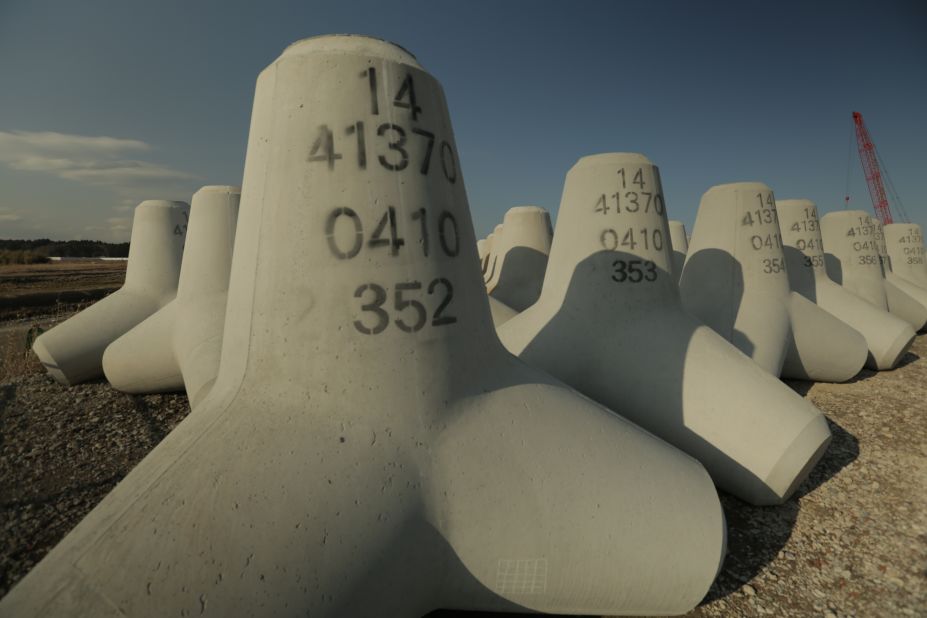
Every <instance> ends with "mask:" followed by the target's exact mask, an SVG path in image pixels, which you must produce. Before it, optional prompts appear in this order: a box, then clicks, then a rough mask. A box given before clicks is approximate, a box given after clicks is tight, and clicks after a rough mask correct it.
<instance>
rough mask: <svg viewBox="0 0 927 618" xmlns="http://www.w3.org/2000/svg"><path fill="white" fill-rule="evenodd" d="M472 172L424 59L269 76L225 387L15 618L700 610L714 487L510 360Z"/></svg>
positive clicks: (344, 48)
mask: <svg viewBox="0 0 927 618" xmlns="http://www.w3.org/2000/svg"><path fill="white" fill-rule="evenodd" d="M371 84H373V85H374V86H375V87H374V88H371ZM346 126H347V127H352V126H353V127H356V128H357V129H356V130H363V131H366V132H367V133H366V144H367V146H368V148H370V151H369V153H368V156H367V157H366V158H365V159H364V158H360V157H358V154H357V152H356V151H354V150H353V149H352V148H353V147H354V145H355V144H356V143H357V137H356V135H351V134H349V135H347V136H346V135H345V131H344V130H343V129H344V127H346ZM378 126H383V127H389V128H388V129H383V130H382V131H381V130H380V129H378V128H377V127H378ZM413 128H415V129H416V132H415V133H413V132H412V129H413ZM419 134H426V135H425V136H421V135H419ZM399 135H406V136H407V141H406V142H405V143H404V145H403V151H402V152H404V153H405V155H404V156H400V152H399V151H398V150H397V149H396V148H389V147H388V145H389V144H397V143H399V142H398V136H399ZM427 136H434V143H433V149H431V148H429V144H431V142H430V137H427ZM362 143H363V142H362ZM429 152H431V153H432V156H433V157H434V158H433V159H432V160H431V161H430V165H429V166H427V168H426V167H425V166H424V165H423V163H424V162H425V161H426V160H427V159H426V157H427V156H428V153H429ZM456 152H457V150H456V147H455V143H454V139H453V135H452V132H451V126H450V121H449V118H448V115H447V106H446V104H445V100H444V95H443V92H442V91H441V88H440V85H439V84H438V83H437V81H435V80H434V78H432V77H431V76H430V75H429V74H428V73H426V72H425V71H424V70H423V69H422V68H421V67H420V66H419V65H418V63H417V62H416V61H415V59H414V58H413V57H412V56H411V55H410V54H409V53H407V52H406V51H404V50H402V49H401V48H399V47H396V46H393V45H391V44H388V43H385V42H382V41H378V40H373V39H369V38H365V37H352V36H330V37H317V38H314V39H307V40H304V41H300V42H298V43H295V44H293V45H291V46H290V47H289V48H287V50H286V51H285V52H284V53H283V54H282V55H281V56H280V58H278V59H277V60H276V61H275V62H274V63H273V64H272V65H271V66H270V67H269V68H268V69H266V70H265V71H264V72H262V73H261V75H260V77H259V78H258V82H257V88H256V93H255V103H254V110H253V113H252V120H251V130H250V135H249V139H248V151H247V156H246V161H245V172H244V179H243V191H242V198H241V199H242V204H241V213H240V219H239V226H238V234H237V236H236V241H235V254H234V258H233V260H232V276H231V282H230V285H229V303H228V309H227V316H226V327H225V331H224V339H223V346H222V362H221V364H220V368H219V376H218V378H217V380H216V383H215V386H214V387H213V389H212V390H211V392H210V393H209V396H208V397H207V398H206V400H204V401H203V402H202V403H201V404H200V406H199V408H198V409H197V413H196V414H192V415H190V416H188V417H187V418H186V419H185V420H184V421H183V422H182V423H180V425H178V426H177V428H176V429H174V430H173V431H172V432H171V433H170V434H169V435H168V436H167V437H166V438H165V439H164V441H162V442H161V443H160V444H159V445H158V446H157V447H156V448H155V449H154V450H153V451H152V452H151V453H150V454H149V455H148V456H147V457H146V458H145V459H144V460H143V461H142V462H141V463H139V464H138V466H136V467H135V468H134V469H133V470H132V471H131V472H130V473H129V475H128V476H127V477H126V478H125V480H124V481H123V482H122V483H120V484H119V485H118V486H117V487H116V489H115V490H114V491H113V492H112V493H110V494H109V495H108V496H107V497H106V498H104V499H103V501H102V502H101V503H100V504H99V505H98V506H97V508H96V509H94V510H93V511H92V512H91V513H90V514H89V515H88V517H87V518H86V519H85V520H84V521H82V522H81V523H80V524H78V526H77V527H76V528H75V529H74V530H73V531H72V532H71V533H70V534H69V535H68V536H67V537H66V538H65V539H64V540H63V541H62V542H61V543H60V544H59V545H58V546H57V547H55V548H54V549H53V550H52V552H51V553H50V554H49V555H48V556H47V557H46V558H45V560H43V561H42V562H41V563H40V564H39V565H38V566H36V567H35V569H34V570H33V571H32V572H31V573H30V574H29V575H27V576H26V577H25V578H24V579H23V580H22V581H21V582H20V583H19V584H18V585H17V586H16V587H15V588H14V589H13V590H12V591H11V592H10V594H9V595H8V596H7V597H6V598H5V599H3V601H2V602H0V614H3V615H5V616H12V615H15V616H17V617H20V618H21V617H25V616H35V615H37V614H42V615H75V616H76V615H82V616H100V615H111V614H113V613H117V612H118V613H119V614H120V615H124V616H155V615H158V616H162V615H168V614H173V615H177V614H181V613H190V614H191V615H195V614H198V613H200V612H201V611H202V610H203V608H206V607H208V609H209V611H210V612H212V613H214V614H215V615H219V616H241V615H256V614H259V615H264V616H279V615H296V614H299V615H312V616H316V617H339V618H340V617H343V616H359V617H374V616H376V617H382V616H390V617H396V618H418V617H419V616H422V615H423V614H424V613H426V612H427V611H429V610H431V609H433V608H437V607H448V608H461V609H476V610H490V611H515V610H524V609H530V610H533V611H542V612H543V611H546V612H569V613H608V614H613V613H633V614H640V613H649V614H658V613H681V612H684V611H686V610H687V609H689V608H691V607H693V606H694V605H695V604H696V603H698V602H699V600H701V598H702V597H703V595H704V594H705V593H706V591H707V590H708V588H709V585H710V583H711V581H712V580H713V579H714V577H715V574H716V573H717V571H718V569H719V566H720V561H721V556H722V552H723V550H724V547H723V546H724V524H723V515H722V511H721V507H720V503H719V501H718V497H717V495H716V493H715V491H714V488H713V487H712V485H711V481H710V478H709V477H708V475H707V474H706V473H705V470H704V469H703V468H702V466H700V465H699V464H698V463H697V462H696V461H694V460H693V459H691V458H690V457H688V456H686V455H685V454H683V453H681V452H680V451H678V450H676V449H674V448H672V447H670V446H669V445H667V444H666V443H664V442H662V441H661V440H658V439H657V438H655V437H654V436H652V435H650V434H648V433H646V432H644V431H642V430H641V429H639V428H637V427H636V426H634V425H633V424H631V423H629V422H627V421H625V420H623V419H621V418H619V417H618V416H616V415H614V414H613V413H611V412H609V411H608V410H606V409H604V408H602V407H599V406H598V405H597V404H595V403H593V402H591V401H589V400H588V399H586V398H585V397H581V396H579V395H578V394H576V393H575V392H573V391H571V390H569V389H568V388H566V387H565V386H563V385H562V384H561V383H560V382H558V381H556V380H554V379H553V378H551V377H550V376H548V375H546V374H544V373H542V372H540V371H539V370H537V369H533V368H531V367H528V366H527V365H525V364H524V363H522V362H521V361H519V360H518V359H516V358H514V357H512V356H511V355H510V354H508V353H507V352H506V351H505V350H504V349H503V348H502V345H501V344H500V343H499V341H498V339H497V338H496V337H495V335H494V334H493V329H492V325H491V322H490V317H489V309H488V306H487V303H486V300H485V299H486V294H485V292H484V291H483V289H482V282H481V281H480V276H479V270H478V269H477V267H476V263H477V261H476V239H475V238H474V234H473V227H472V224H471V220H470V214H469V209H468V206H467V199H466V193H465V190H464V184H463V178H462V176H461V173H460V169H459V167H458V159H457V156H456ZM336 153H337V154H339V155H340V156H341V157H342V158H340V159H338V158H335V157H334V155H335V154H336ZM376 153H379V154H376ZM374 154H376V156H374ZM307 157H308V158H307ZM403 161H408V164H407V165H403V163H402V162H403ZM422 170H425V172H424V173H423V171H422ZM426 239H427V242H426ZM381 240H385V241H386V242H385V243H381V242H380V241H381ZM475 343H476V344H475Z"/></svg>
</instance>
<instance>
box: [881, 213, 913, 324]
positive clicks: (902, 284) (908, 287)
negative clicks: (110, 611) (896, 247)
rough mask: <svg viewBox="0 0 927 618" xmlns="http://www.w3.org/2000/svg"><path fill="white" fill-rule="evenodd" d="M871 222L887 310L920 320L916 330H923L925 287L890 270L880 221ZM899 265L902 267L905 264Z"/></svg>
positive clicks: (890, 261)
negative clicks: (883, 278)
mask: <svg viewBox="0 0 927 618" xmlns="http://www.w3.org/2000/svg"><path fill="white" fill-rule="evenodd" d="M872 222H873V225H875V232H876V243H877V246H878V249H879V260H880V261H881V262H882V272H883V273H884V274H885V295H886V298H887V299H888V306H889V310H890V311H891V310H892V307H895V308H896V309H895V311H896V312H898V313H899V314H900V313H905V314H906V315H907V318H906V319H908V318H909V319H908V321H909V322H911V323H917V322H918V321H921V320H922V321H923V323H922V324H921V327H920V329H918V330H924V327H925V325H927V289H925V288H923V287H921V286H919V285H915V284H914V283H911V282H910V281H908V280H907V279H905V278H904V277H901V276H899V275H898V274H897V273H895V272H894V271H893V270H892V259H891V256H890V255H889V254H888V248H887V246H886V240H885V232H884V230H883V228H882V223H881V222H880V221H878V220H877V219H873V220H872ZM890 225H891V224H890ZM896 253H897V251H896ZM902 261H904V260H902ZM900 266H901V267H902V268H903V267H904V266H906V264H901V265H900ZM910 300H914V301H915V302H916V303H917V305H916V306H915V305H913V304H912V303H911V302H910Z"/></svg>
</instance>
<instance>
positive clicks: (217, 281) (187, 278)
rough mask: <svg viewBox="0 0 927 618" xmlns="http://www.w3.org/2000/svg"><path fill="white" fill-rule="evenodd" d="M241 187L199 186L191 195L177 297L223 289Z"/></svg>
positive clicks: (229, 260)
mask: <svg viewBox="0 0 927 618" xmlns="http://www.w3.org/2000/svg"><path fill="white" fill-rule="evenodd" d="M240 198H241V189H240V188H239V187H231V186H208V187H203V188H201V189H200V190H199V191H197V192H196V193H195V194H194V195H193V200H192V203H191V208H190V227H189V228H188V234H189V239H188V240H187V245H186V249H185V250H184V256H183V264H182V265H181V267H180V285H179V286H178V288H177V296H178V298H184V297H187V296H198V295H202V294H210V293H213V292H224V291H225V290H227V289H228V285H229V270H230V269H231V267H232V247H233V246H234V244H235V224H236V222H237V220H238V201H239V199H240Z"/></svg>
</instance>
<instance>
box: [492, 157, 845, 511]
mask: <svg viewBox="0 0 927 618" xmlns="http://www.w3.org/2000/svg"><path fill="white" fill-rule="evenodd" d="M616 195H617V198H616V197H615V196H616ZM602 196H604V199H602ZM670 264H671V257H670V245H669V242H668V231H667V225H666V216H665V213H664V201H663V192H662V188H661V184H660V176H659V172H658V171H657V168H656V167H655V166H654V165H652V164H651V163H650V161H648V160H647V158H646V157H644V156H642V155H639V154H601V155H594V156H590V157H584V158H582V159H580V160H579V162H578V163H576V165H574V166H573V168H572V169H571V170H570V171H569V173H568V174H567V177H566V184H565V186H564V189H563V199H562V200H561V203H560V211H559V215H558V217H557V230H556V233H555V234H554V242H553V246H552V248H551V254H550V261H549V266H548V268H547V276H546V277H545V279H544V290H543V292H542V293H541V298H540V300H538V302H537V303H536V304H535V305H533V306H532V307H530V308H528V309H527V310H525V311H524V312H522V313H520V314H519V315H518V316H517V317H515V318H512V319H511V320H509V321H508V322H506V323H505V324H503V325H502V326H501V327H500V328H499V330H498V332H499V336H500V338H501V339H502V342H503V343H504V344H505V345H506V347H508V349H509V350H510V351H512V352H513V353H516V354H518V355H519V356H520V357H521V358H522V359H523V360H525V361H527V362H528V363H529V364H531V365H536V366H539V367H541V368H543V369H546V370H547V371H550V372H551V373H552V374H553V375H555V376H556V377H558V378H560V379H561V380H563V381H564V382H566V383H567V384H569V385H571V386H574V387H576V388H577V389H578V390H580V391H581V392H583V393H585V394H586V395H588V396H590V397H591V398H593V399H595V400H597V401H600V402H602V403H604V404H605V405H607V406H609V407H611V408H612V409H614V410H615V411H616V412H618V413H620V414H621V415H622V416H625V417H627V418H628V419H630V420H632V421H634V422H635V423H637V424H639V425H640V426H642V427H644V428H645V429H647V430H648V431H651V432H653V433H654V434H656V435H657V436H659V437H661V438H663V439H664V440H666V441H667V442H670V443H671V444H673V445H675V446H678V447H679V448H681V449H683V450H685V451H686V452H688V453H689V454H690V455H692V456H694V457H696V458H697V459H698V460H699V461H701V462H702V463H703V464H704V465H705V467H706V468H707V469H708V471H709V473H710V474H711V475H712V478H713V479H714V481H715V483H717V485H718V486H719V487H721V488H723V489H725V490H727V491H729V492H731V493H733V494H735V495H737V496H739V497H740V498H742V499H744V500H747V501H749V502H752V503H754V504H775V503H779V502H781V501H783V500H784V499H786V498H787V497H788V496H789V495H790V494H791V493H792V492H793V491H794V490H795V488H796V487H797V486H798V484H799V483H800V482H801V481H802V479H804V478H805V476H806V475H807V474H808V472H809V471H810V470H811V468H812V466H813V465H814V463H815V462H816V461H817V460H818V458H819V457H820V456H821V454H823V452H824V450H825V449H826V447H827V444H828V442H829V441H830V431H829V430H828V428H827V423H826V422H825V420H824V417H823V416H822V415H821V413H820V412H819V411H818V410H817V409H816V408H815V407H814V406H812V405H811V404H810V403H808V402H806V401H805V400H804V399H802V398H801V397H800V396H798V395H797V394H795V393H794V392H793V391H792V390H791V389H790V388H788V387H787V386H785V385H784V384H782V383H781V382H780V381H779V380H777V379H776V378H775V377H773V376H772V375H770V374H769V373H767V372H765V371H763V370H762V369H760V368H759V367H758V366H757V365H756V364H755V363H753V362H752V361H751V360H750V359H749V358H747V357H746V356H744V355H743V354H742V353H741V352H740V351H739V350H737V349H736V348H734V347H733V346H732V345H731V344H730V343H728V342H727V341H724V340H723V339H722V338H721V337H719V336H718V335H717V334H716V333H714V332H713V331H712V330H711V329H710V328H708V327H707V326H704V325H703V324H701V323H700V322H699V321H698V320H696V319H695V318H694V317H692V316H691V315H690V314H688V313H686V312H685V311H684V310H683V309H682V306H681V304H680V302H679V291H678V288H677V286H676V282H675V281H674V280H673V277H672V274H671V272H670V271H671V267H670Z"/></svg>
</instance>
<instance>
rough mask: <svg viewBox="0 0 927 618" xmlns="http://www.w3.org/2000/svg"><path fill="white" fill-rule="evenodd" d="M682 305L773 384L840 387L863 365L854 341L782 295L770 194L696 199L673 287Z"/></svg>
mask: <svg viewBox="0 0 927 618" xmlns="http://www.w3.org/2000/svg"><path fill="white" fill-rule="evenodd" d="M679 289H680V294H681V296H682V304H683V307H685V308H686V309H687V310H688V311H690V312H691V313H692V314H693V315H695V316H696V317H697V318H699V319H701V320H702V321H704V322H705V323H706V324H708V325H709V326H711V327H712V328H713V329H714V330H715V331H716V332H717V333H719V334H720V335H721V336H722V337H724V338H725V339H727V340H728V341H730V342H731V343H733V344H734V345H735V346H737V347H738V348H739V349H740V350H741V351H743V352H744V353H745V354H747V355H748V356H750V357H751V358H752V359H753V360H754V361H756V363H757V364H758V365H760V367H762V368H764V369H765V370H766V371H768V372H770V373H771V374H773V375H775V376H780V375H781V376H783V377H786V378H798V379H803V380H817V381H821V382H843V381H845V380H849V379H850V378H852V377H853V376H854V375H856V374H857V373H859V370H860V369H862V367H863V365H864V364H865V362H866V355H867V347H866V341H865V339H863V337H862V335H860V334H859V333H858V332H856V331H855V330H854V329H853V328H852V327H850V326H848V325H847V324H845V323H844V322H841V321H840V320H839V319H837V318H836V317H834V316H833V315H831V314H829V313H827V311H825V310H823V309H821V308H820V307H817V306H816V305H815V304H814V303H812V302H810V301H809V300H807V299H806V298H805V297H803V296H801V295H800V294H795V293H793V292H792V291H791V290H790V288H789V278H788V274H787V272H786V265H785V254H784V253H783V246H782V237H781V234H780V230H779V222H778V215H777V213H776V202H775V198H774V197H773V192H772V189H770V188H769V187H768V186H766V185H765V184H763V183H759V182H739V183H733V184H726V185H718V186H716V187H712V188H711V189H709V190H708V191H707V192H706V193H705V195H703V196H702V201H701V203H700V204H699V210H698V215H697V216H696V219H695V227H694V229H693V230H692V238H691V239H690V241H689V253H688V255H687V257H686V264H685V267H684V268H683V271H682V277H681V278H680V281H679Z"/></svg>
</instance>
